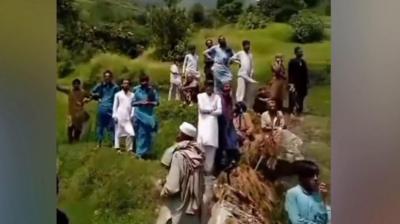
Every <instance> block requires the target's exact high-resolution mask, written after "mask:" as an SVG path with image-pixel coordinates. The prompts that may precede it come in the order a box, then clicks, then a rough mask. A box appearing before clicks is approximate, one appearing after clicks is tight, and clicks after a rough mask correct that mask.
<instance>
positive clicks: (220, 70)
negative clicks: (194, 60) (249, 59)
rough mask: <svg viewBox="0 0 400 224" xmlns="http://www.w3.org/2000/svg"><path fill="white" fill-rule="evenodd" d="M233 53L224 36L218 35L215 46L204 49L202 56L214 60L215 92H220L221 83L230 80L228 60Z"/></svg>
mask: <svg viewBox="0 0 400 224" xmlns="http://www.w3.org/2000/svg"><path fill="white" fill-rule="evenodd" d="M233 54H234V53H233V51H232V49H231V48H229V47H228V44H227V43H226V40H225V37H224V36H219V38H218V45H217V46H213V47H211V48H209V49H207V50H205V51H204V56H205V57H206V58H208V59H209V60H211V61H213V62H214V65H213V66H212V71H213V75H214V91H215V92H216V93H219V92H222V89H223V83H227V82H230V81H232V73H231V70H230V68H229V62H230V58H231V57H232V56H233Z"/></svg>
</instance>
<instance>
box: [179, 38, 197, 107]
mask: <svg viewBox="0 0 400 224" xmlns="http://www.w3.org/2000/svg"><path fill="white" fill-rule="evenodd" d="M188 49H189V52H188V54H186V56H185V59H184V60H183V66H182V74H183V75H184V76H185V78H186V82H185V86H191V88H190V91H191V92H190V93H191V95H190V98H191V101H192V100H196V96H197V94H198V93H199V82H200V71H199V56H198V55H197V54H196V46H194V45H190V46H189V48H188ZM192 86H194V87H193V88H192Z"/></svg>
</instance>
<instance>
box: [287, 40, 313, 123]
mask: <svg viewBox="0 0 400 224" xmlns="http://www.w3.org/2000/svg"><path fill="white" fill-rule="evenodd" d="M294 53H295V55H296V57H295V58H293V59H291V60H290V62H289V68H288V73H289V88H290V91H291V92H294V99H291V100H290V105H289V107H290V111H291V112H295V113H296V114H299V115H300V114H302V113H303V103H304V99H305V97H306V96H307V93H308V87H309V79H308V68H307V63H306V61H305V60H304V59H303V50H302V49H301V48H300V47H296V48H295V49H294Z"/></svg>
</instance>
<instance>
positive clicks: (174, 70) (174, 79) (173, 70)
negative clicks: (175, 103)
mask: <svg viewBox="0 0 400 224" xmlns="http://www.w3.org/2000/svg"><path fill="white" fill-rule="evenodd" d="M169 80H170V87H169V93H168V101H170V100H180V98H181V96H180V90H181V87H182V76H181V73H180V72H179V58H177V57H176V58H175V59H174V63H173V64H172V65H171V67H170V79H169Z"/></svg>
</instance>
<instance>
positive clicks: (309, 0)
mask: <svg viewBox="0 0 400 224" xmlns="http://www.w3.org/2000/svg"><path fill="white" fill-rule="evenodd" d="M304 2H305V3H306V4H307V7H309V8H311V7H315V6H317V5H318V4H319V3H320V2H321V0H304Z"/></svg>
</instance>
